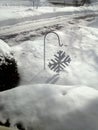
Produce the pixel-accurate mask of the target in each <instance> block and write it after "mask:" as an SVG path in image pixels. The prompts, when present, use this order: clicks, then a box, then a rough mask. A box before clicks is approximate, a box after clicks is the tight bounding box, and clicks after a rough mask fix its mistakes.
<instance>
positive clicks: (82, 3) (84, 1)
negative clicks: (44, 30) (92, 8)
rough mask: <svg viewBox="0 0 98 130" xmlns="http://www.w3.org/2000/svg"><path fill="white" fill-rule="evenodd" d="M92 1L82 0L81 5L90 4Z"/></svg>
mask: <svg viewBox="0 0 98 130" xmlns="http://www.w3.org/2000/svg"><path fill="white" fill-rule="evenodd" d="M90 3H91V0H82V1H81V5H84V4H90Z"/></svg>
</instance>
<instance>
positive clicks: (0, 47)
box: [0, 39, 11, 57]
mask: <svg viewBox="0 0 98 130" xmlns="http://www.w3.org/2000/svg"><path fill="white" fill-rule="evenodd" d="M0 56H5V57H6V56H11V48H10V47H9V46H8V44H7V43H5V42H4V41H3V40H1V39H0Z"/></svg>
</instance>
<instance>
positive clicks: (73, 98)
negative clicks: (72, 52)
mask: <svg viewBox="0 0 98 130" xmlns="http://www.w3.org/2000/svg"><path fill="white" fill-rule="evenodd" d="M97 100H98V91H97V90H94V89H93V88H88V87H85V86H75V87H74V86H73V87H71V86H57V85H49V84H48V85H46V84H39V85H29V86H27V85H26V86H21V87H19V88H15V89H13V90H9V91H6V92H2V93H1V94H0V120H2V122H6V119H10V122H11V125H12V127H14V126H15V124H16V123H19V122H21V124H23V127H25V128H26V129H28V130H29V129H34V130H61V129H62V130H92V129H94V130H97V129H98V122H97V121H98V120H97V119H98V111H97V110H98V102H97Z"/></svg>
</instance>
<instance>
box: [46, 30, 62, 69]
mask: <svg viewBox="0 0 98 130" xmlns="http://www.w3.org/2000/svg"><path fill="white" fill-rule="evenodd" d="M49 33H54V34H55V35H56V36H57V38H58V43H59V46H60V47H62V46H63V44H61V42H60V37H59V35H58V34H57V33H56V32H48V33H46V34H45V36H44V70H45V69H46V37H47V35H48V34H49Z"/></svg>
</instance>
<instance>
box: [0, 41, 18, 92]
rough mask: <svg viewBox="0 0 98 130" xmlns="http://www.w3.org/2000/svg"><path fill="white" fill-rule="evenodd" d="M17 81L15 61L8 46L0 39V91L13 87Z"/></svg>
mask: <svg viewBox="0 0 98 130" xmlns="http://www.w3.org/2000/svg"><path fill="white" fill-rule="evenodd" d="M18 83H19V74H18V70H17V63H16V61H15V59H14V57H13V55H12V53H11V49H10V47H9V46H8V45H7V44H6V43H5V42H3V41H2V40H0V91H4V90H8V89H11V88H14V87H16V86H17V84H18Z"/></svg>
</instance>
